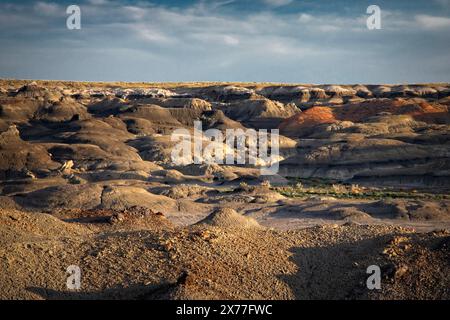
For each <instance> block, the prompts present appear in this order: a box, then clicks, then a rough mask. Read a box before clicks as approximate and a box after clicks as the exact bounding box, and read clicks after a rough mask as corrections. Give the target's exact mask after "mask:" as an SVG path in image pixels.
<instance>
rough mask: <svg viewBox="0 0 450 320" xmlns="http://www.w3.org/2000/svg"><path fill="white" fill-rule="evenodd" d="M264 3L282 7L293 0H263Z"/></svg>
mask: <svg viewBox="0 0 450 320" xmlns="http://www.w3.org/2000/svg"><path fill="white" fill-rule="evenodd" d="M263 1H264V3H266V4H268V5H269V6H272V7H282V6H286V5H288V4H291V3H292V1H293V0H263Z"/></svg>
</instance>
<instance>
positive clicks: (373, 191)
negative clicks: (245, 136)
mask: <svg viewBox="0 0 450 320" xmlns="http://www.w3.org/2000/svg"><path fill="white" fill-rule="evenodd" d="M449 108H450V85H448V84H415V85H412V84H411V85H307V84H303V85H283V84H259V83H258V84H257V83H179V84H176V83H168V84H150V83H81V82H56V81H35V82H32V81H18V80H1V81H0V270H1V272H0V298H1V299H449V298H450V251H449V250H450V248H449V246H450V231H449V229H450V195H449V189H450V179H449V175H450V162H449V158H450V139H449V136H450V113H449ZM194 121H201V122H202V126H203V129H204V130H207V129H212V128H215V129H219V130H223V131H224V130H226V129H238V128H241V129H245V128H253V129H257V130H258V129H279V131H280V157H279V159H278V160H279V172H278V174H276V175H271V176H262V175H261V174H260V168H258V167H256V166H251V165H218V164H198V165H194V164H191V165H178V166H177V165H174V164H173V162H172V159H171V150H172V148H173V147H174V142H173V141H171V133H172V132H173V131H174V130H175V129H180V128H185V129H187V130H190V131H192V130H193V125H194ZM70 265H77V266H79V267H80V269H81V272H82V277H81V288H80V289H79V290H76V291H71V290H69V289H68V288H67V287H66V279H67V277H68V274H67V273H66V269H67V267H68V266H70ZM371 265H376V266H379V267H380V269H381V272H382V284H381V289H379V290H369V289H368V288H367V286H366V279H367V277H368V276H369V275H368V274H367V273H366V270H367V268H368V267H369V266H371Z"/></svg>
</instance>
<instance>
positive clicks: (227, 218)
mask: <svg viewBox="0 0 450 320" xmlns="http://www.w3.org/2000/svg"><path fill="white" fill-rule="evenodd" d="M196 225H209V226H214V227H219V228H238V229H261V228H262V226H261V225H260V224H259V223H258V222H257V221H256V220H255V219H253V218H250V217H246V216H243V215H241V214H240V213H238V212H236V210H234V209H231V208H220V209H217V210H215V211H214V212H213V213H211V214H210V215H209V216H207V217H206V218H205V219H203V220H201V221H199V222H198V223H197V224H196Z"/></svg>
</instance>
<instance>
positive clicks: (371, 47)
mask: <svg viewBox="0 0 450 320" xmlns="http://www.w3.org/2000/svg"><path fill="white" fill-rule="evenodd" d="M262 1H264V3H265V4H266V5H262V6H261V3H263V2H262ZM291 2H292V1H288V0H261V1H253V0H248V1H247V2H244V1H242V2H241V1H234V0H223V1H222V0H216V1H206V0H200V1H197V2H195V3H194V4H191V5H183V6H170V5H168V4H167V2H165V1H164V2H163V1H160V2H159V4H158V0H155V1H153V2H152V3H150V2H144V1H127V0H114V1H112V0H111V1H107V0H86V1H85V2H80V6H81V8H82V25H83V27H82V30H80V31H79V32H71V31H69V30H67V28H66V26H65V20H64V19H61V17H60V16H57V15H58V14H59V12H62V14H63V16H64V15H65V8H64V7H62V6H61V5H56V4H55V3H51V2H43V1H40V2H36V3H35V4H34V6H33V7H32V8H33V10H29V8H28V6H27V5H25V4H21V5H19V4H12V3H10V4H8V5H5V4H4V3H0V27H1V28H0V40H1V41H2V50H0V77H1V76H12V77H20V75H27V77H31V76H30V72H35V74H36V76H35V77H36V78H50V77H58V75H60V76H59V78H71V79H73V78H74V77H78V78H80V80H110V79H116V80H132V81H144V80H154V81H158V80H160V81H163V80H172V81H182V80H219V81H225V80H228V81H233V80H236V81H238V80H246V81H282V82H289V81H295V80H297V81H302V82H333V81H335V82H365V81H369V80H371V79H372V81H373V79H385V80H383V81H380V82H389V81H391V82H393V81H395V80H398V79H399V78H398V76H397V75H398V71H399V70H401V71H402V70H407V71H402V72H408V74H410V75H412V76H415V78H414V79H417V80H423V78H419V77H422V76H423V74H424V73H423V72H422V73H420V74H419V73H418V75H417V74H416V75H414V74H413V72H414V70H415V69H414V68H411V67H410V66H414V65H418V64H423V63H424V62H423V61H426V62H425V63H426V64H424V68H425V66H426V65H429V66H430V73H429V74H430V78H432V75H433V74H432V73H431V72H433V71H432V70H435V69H436V68H434V67H433V66H431V65H430V64H431V62H432V61H433V59H434V58H435V57H440V58H439V59H440V60H439V61H442V60H444V59H443V58H442V57H448V55H449V54H448V52H449V51H450V45H449V41H448V40H449V39H448V37H449V36H448V35H447V36H446V35H445V34H444V33H442V32H441V33H438V32H436V34H438V35H436V37H433V38H432V39H431V38H430V37H424V35H426V34H427V33H429V30H433V31H434V30H441V29H445V28H447V27H448V26H449V23H450V22H449V20H450V19H449V18H444V17H439V16H438V15H439V14H440V13H439V12H436V13H434V14H435V15H432V14H430V15H423V14H420V12H423V11H420V10H419V11H418V12H416V15H414V13H413V14H412V17H413V18H411V16H410V15H409V14H410V12H403V11H401V10H398V11H392V12H391V11H387V10H383V11H382V18H383V29H382V30H378V31H370V30H368V29H367V27H366V19H367V15H365V14H364V10H362V11H361V10H359V9H358V10H354V11H351V10H350V11H347V9H348V8H346V10H345V11H343V12H341V11H335V10H334V9H335V8H334V9H331V8H328V5H325V4H323V3H324V2H320V1H318V0H314V6H313V7H311V8H312V9H311V8H310V10H299V9H298V8H297V7H296V5H297V4H298V3H296V5H292V6H290V7H286V8H285V9H283V10H281V9H280V10H279V9H277V8H278V7H281V6H283V5H284V6H286V5H288V4H290V3H291ZM106 3H107V4H108V5H105V4H106ZM246 6H248V7H246ZM436 7H437V6H436ZM296 8H297V9H296ZM314 8H315V9H314ZM317 8H320V10H319V9H317ZM241 9H242V10H241ZM287 9H289V10H287ZM430 12H431V13H433V12H432V11H430ZM405 35H406V37H405ZM420 41H428V42H427V43H425V44H423V45H422V46H417V43H418V42H419V43H420ZM433 41H434V42H433ZM437 43H439V45H438V44H437ZM420 48H427V50H425V49H423V50H421V49H420ZM425 51H426V52H425ZM71 52H73V54H71ZM131 53H132V55H131ZM44 56H45V57H51V58H52V59H44V58H43V57H44ZM130 56H132V59H131V58H130ZM405 56H407V57H405ZM18 57H21V59H22V60H23V61H27V63H28V64H27V65H23V66H22V67H21V64H20V63H18V62H17V60H18V59H19V58H18ZM66 59H69V60H68V62H67V63H64V61H66ZM70 59H72V60H70ZM41 61H44V62H42V63H41ZM45 61H48V64H46V63H45ZM368 61H371V62H370V63H371V64H372V63H373V64H376V65H377V66H379V67H377V68H374V69H373V70H370V72H368V71H367V70H366V67H367V64H368ZM52 63H54V65H57V66H58V68H56V67H54V66H53V64H52ZM408 63H409V64H408ZM30 65H32V66H33V68H32V69H29V68H28V69H27V68H26V67H27V66H30ZM12 66H14V68H13V67H12ZM432 67H433V68H434V69H432ZM50 69H51V70H53V71H52V72H53V73H51V74H50V73H49V72H50V71H49V70H50ZM449 69H450V68H449V67H447V68H442V70H441V71H439V72H441V78H439V79H433V80H442V77H444V76H446V75H448V74H450V72H448V71H449ZM6 71H7V72H6ZM402 74H405V73H402ZM442 74H443V75H442ZM412 76H411V77H412ZM447 78H448V76H447ZM411 79H413V78H411ZM418 82H420V81H418Z"/></svg>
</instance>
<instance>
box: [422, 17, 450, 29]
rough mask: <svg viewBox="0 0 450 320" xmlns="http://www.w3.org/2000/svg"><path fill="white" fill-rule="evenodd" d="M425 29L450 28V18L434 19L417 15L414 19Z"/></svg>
mask: <svg viewBox="0 0 450 320" xmlns="http://www.w3.org/2000/svg"><path fill="white" fill-rule="evenodd" d="M415 20H416V21H417V22H418V23H419V24H420V25H421V26H422V27H424V28H425V29H443V28H444V29H445V28H450V18H447V17H436V16H429V15H425V14H421V15H417V16H416V19H415Z"/></svg>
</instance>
